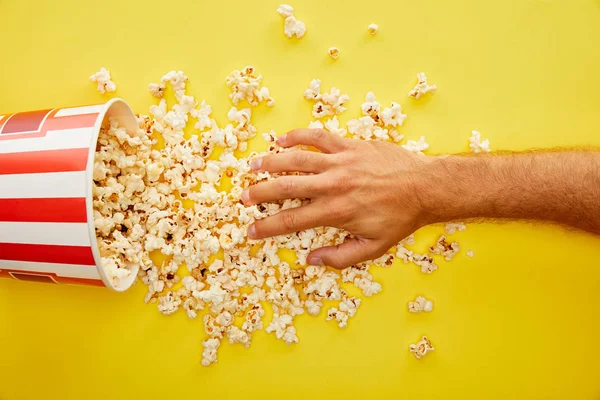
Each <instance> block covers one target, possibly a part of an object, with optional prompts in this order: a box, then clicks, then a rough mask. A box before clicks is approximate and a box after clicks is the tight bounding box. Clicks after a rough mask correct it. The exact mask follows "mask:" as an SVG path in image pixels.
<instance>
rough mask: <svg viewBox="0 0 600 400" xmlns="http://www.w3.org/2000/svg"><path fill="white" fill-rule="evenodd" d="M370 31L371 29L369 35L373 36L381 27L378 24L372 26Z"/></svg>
mask: <svg viewBox="0 0 600 400" xmlns="http://www.w3.org/2000/svg"><path fill="white" fill-rule="evenodd" d="M368 29H369V33H370V34H371V35H374V34H376V33H377V31H378V30H379V26H378V25H377V24H370V25H369V28H368Z"/></svg>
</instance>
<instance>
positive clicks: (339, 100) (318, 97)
mask: <svg viewBox="0 0 600 400" xmlns="http://www.w3.org/2000/svg"><path fill="white" fill-rule="evenodd" d="M304 98H305V99H307V100H310V101H313V102H315V104H314V106H313V111H312V115H313V117H314V118H315V119H321V118H323V117H328V116H334V115H339V114H341V113H343V112H344V111H346V107H344V104H346V103H347V102H348V101H349V100H350V96H348V95H347V94H342V92H341V91H340V90H339V89H337V88H331V90H330V91H329V93H321V81H320V80H319V79H313V80H312V81H311V82H310V86H309V88H308V89H306V90H305V91H304Z"/></svg>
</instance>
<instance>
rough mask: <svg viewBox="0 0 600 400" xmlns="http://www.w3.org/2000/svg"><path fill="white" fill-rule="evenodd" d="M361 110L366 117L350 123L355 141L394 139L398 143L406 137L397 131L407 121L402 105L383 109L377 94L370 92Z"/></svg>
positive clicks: (393, 104)
mask: <svg viewBox="0 0 600 400" xmlns="http://www.w3.org/2000/svg"><path fill="white" fill-rule="evenodd" d="M361 110H362V113H363V115H364V117H361V118H358V119H352V120H350V121H348V132H349V133H350V134H351V135H352V136H353V137H354V138H355V139H363V140H385V141H387V140H389V139H390V138H392V140H393V141H394V142H396V143H398V142H400V141H401V140H402V138H403V137H404V136H403V135H401V134H399V133H398V130H397V129H396V128H397V127H400V126H402V124H403V123H404V120H405V119H406V115H405V114H402V107H401V106H400V104H398V103H394V102H392V103H391V106H390V107H389V108H387V107H384V108H382V107H381V104H379V102H378V101H377V100H376V99H375V94H374V93H373V92H369V93H367V95H366V96H365V102H364V103H363V104H362V105H361Z"/></svg>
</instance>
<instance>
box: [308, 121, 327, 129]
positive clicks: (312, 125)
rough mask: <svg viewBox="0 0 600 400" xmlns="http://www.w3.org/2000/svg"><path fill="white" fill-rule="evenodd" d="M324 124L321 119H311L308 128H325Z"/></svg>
mask: <svg viewBox="0 0 600 400" xmlns="http://www.w3.org/2000/svg"><path fill="white" fill-rule="evenodd" d="M323 127H324V125H323V123H322V122H321V121H311V122H310V123H309V124H308V129H323Z"/></svg>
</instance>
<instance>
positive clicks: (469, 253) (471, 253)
mask: <svg viewBox="0 0 600 400" xmlns="http://www.w3.org/2000/svg"><path fill="white" fill-rule="evenodd" d="M467 257H469V258H473V250H469V251H467Z"/></svg>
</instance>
